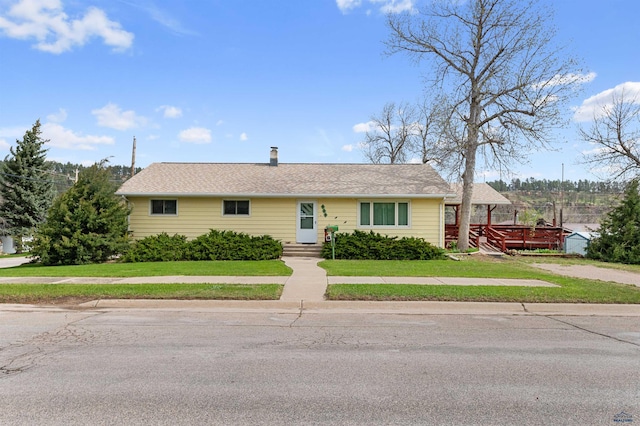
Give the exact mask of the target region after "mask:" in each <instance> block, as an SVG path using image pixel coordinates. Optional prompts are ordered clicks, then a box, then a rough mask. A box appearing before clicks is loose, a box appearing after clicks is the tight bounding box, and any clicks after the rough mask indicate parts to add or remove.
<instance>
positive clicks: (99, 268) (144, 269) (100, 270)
mask: <svg viewBox="0 0 640 426" xmlns="http://www.w3.org/2000/svg"><path fill="white" fill-rule="evenodd" d="M165 275H189V276H194V275H204V276H207V275H216V276H221V275H230V276H260V275H264V276H289V275H291V268H289V267H288V266H286V265H285V264H284V263H283V262H282V261H280V260H262V261H240V260H237V261H198V262H148V263H102V264H92V265H74V266H42V265H40V264H25V265H21V266H16V267H13V268H3V269H0V277H154V276H165Z"/></svg>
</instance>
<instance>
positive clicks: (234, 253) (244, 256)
mask: <svg viewBox="0 0 640 426" xmlns="http://www.w3.org/2000/svg"><path fill="white" fill-rule="evenodd" d="M280 256H282V244H280V242H279V241H276V240H274V239H273V238H272V237H270V236H268V235H262V236H258V237H253V236H250V235H247V234H244V233H238V232H233V231H217V230H213V229H212V230H211V231H210V232H209V233H208V234H204V235H200V236H199V237H198V238H196V239H195V240H192V241H187V237H185V236H184V235H178V234H176V235H174V236H172V237H171V236H169V235H167V234H166V233H164V232H163V233H162V234H158V235H153V236H149V237H146V238H143V239H142V240H139V241H136V242H134V243H133V244H132V245H131V248H130V249H129V250H128V251H127V253H126V254H125V255H124V256H123V258H122V259H123V261H125V262H162V261H172V260H270V259H278V258H279V257H280Z"/></svg>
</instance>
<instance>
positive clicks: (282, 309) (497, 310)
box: [0, 299, 640, 317]
mask: <svg viewBox="0 0 640 426" xmlns="http://www.w3.org/2000/svg"><path fill="white" fill-rule="evenodd" d="M10 306H14V307H16V309H20V308H18V307H19V306H23V307H26V306H29V305H4V306H2V307H1V308H0V309H6V308H9V307H10ZM78 306H79V307H82V308H85V309H158V310H202V311H212V312H272V313H282V314H297V315H299V314H301V313H304V314H314V313H315V314H402V315H541V316H620V317H640V305H601V304H570V303H548V304H547V303H531V304H522V303H497V302H368V301H325V302H317V301H309V302H306V301H304V300H302V301H299V302H288V301H280V300H273V301H221V300H147V299H137V300H132V299H123V300H95V301H91V302H87V303H83V304H81V305H78ZM32 308H37V307H32Z"/></svg>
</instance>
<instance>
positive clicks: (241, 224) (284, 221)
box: [128, 197, 443, 246]
mask: <svg viewBox="0 0 640 426" xmlns="http://www.w3.org/2000/svg"><path fill="white" fill-rule="evenodd" d="M128 199H129V202H130V204H131V207H132V212H131V215H130V217H129V227H130V230H131V231H132V233H133V237H134V238H136V239H139V238H144V237H146V236H149V235H156V234H159V233H161V232H166V233H168V234H169V235H173V234H181V235H186V236H187V237H188V238H190V239H191V238H195V237H197V236H199V235H202V234H205V233H207V232H209V230H210V229H218V230H233V231H237V232H245V233H247V234H250V235H263V234H268V235H271V236H272V237H274V238H275V239H278V240H280V241H282V242H285V243H290V242H295V241H296V222H297V216H296V213H297V208H298V207H297V206H298V204H297V203H298V201H299V200H298V199H293V198H252V199H251V206H250V210H251V214H250V216H245V217H243V216H237V217H235V216H223V215H222V198H188V197H184V198H182V197H178V198H177V200H178V214H177V215H176V216H169V215H167V216H163V215H153V216H152V215H150V214H149V200H150V198H148V197H128ZM166 199H169V198H168V197H166ZM226 199H231V198H226ZM302 201H316V203H317V204H316V206H317V211H316V213H317V216H318V242H322V241H323V236H324V228H325V226H327V225H338V226H339V228H340V232H347V233H349V232H353V230H354V229H359V230H362V231H369V230H370V229H373V230H374V231H375V232H378V233H380V234H382V235H390V236H400V237H403V236H415V237H422V238H424V239H425V240H427V241H429V242H430V243H432V244H435V245H438V246H442V245H443V232H442V229H443V227H442V217H443V212H442V209H443V203H442V201H441V200H431V199H429V200H425V199H420V200H411V201H410V212H411V214H410V226H409V227H388V228H378V227H376V228H364V227H359V226H357V222H358V208H359V207H358V202H359V201H360V200H357V199H342V198H339V199H315V200H314V199H310V198H305V199H302ZM397 201H407V200H397ZM322 205H324V206H325V209H326V212H327V217H326V218H325V217H324V216H323V214H322V208H321V206H322Z"/></svg>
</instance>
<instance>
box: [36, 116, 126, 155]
mask: <svg viewBox="0 0 640 426" xmlns="http://www.w3.org/2000/svg"><path fill="white" fill-rule="evenodd" d="M42 137H43V138H44V139H49V143H48V145H49V146H53V147H56V148H63V149H77V150H93V149H96V145H113V144H114V143H115V141H114V140H113V138H112V137H109V136H94V135H81V134H78V133H75V132H73V131H72V130H69V129H65V128H64V127H63V126H61V125H60V124H58V123H45V124H43V125H42Z"/></svg>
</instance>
